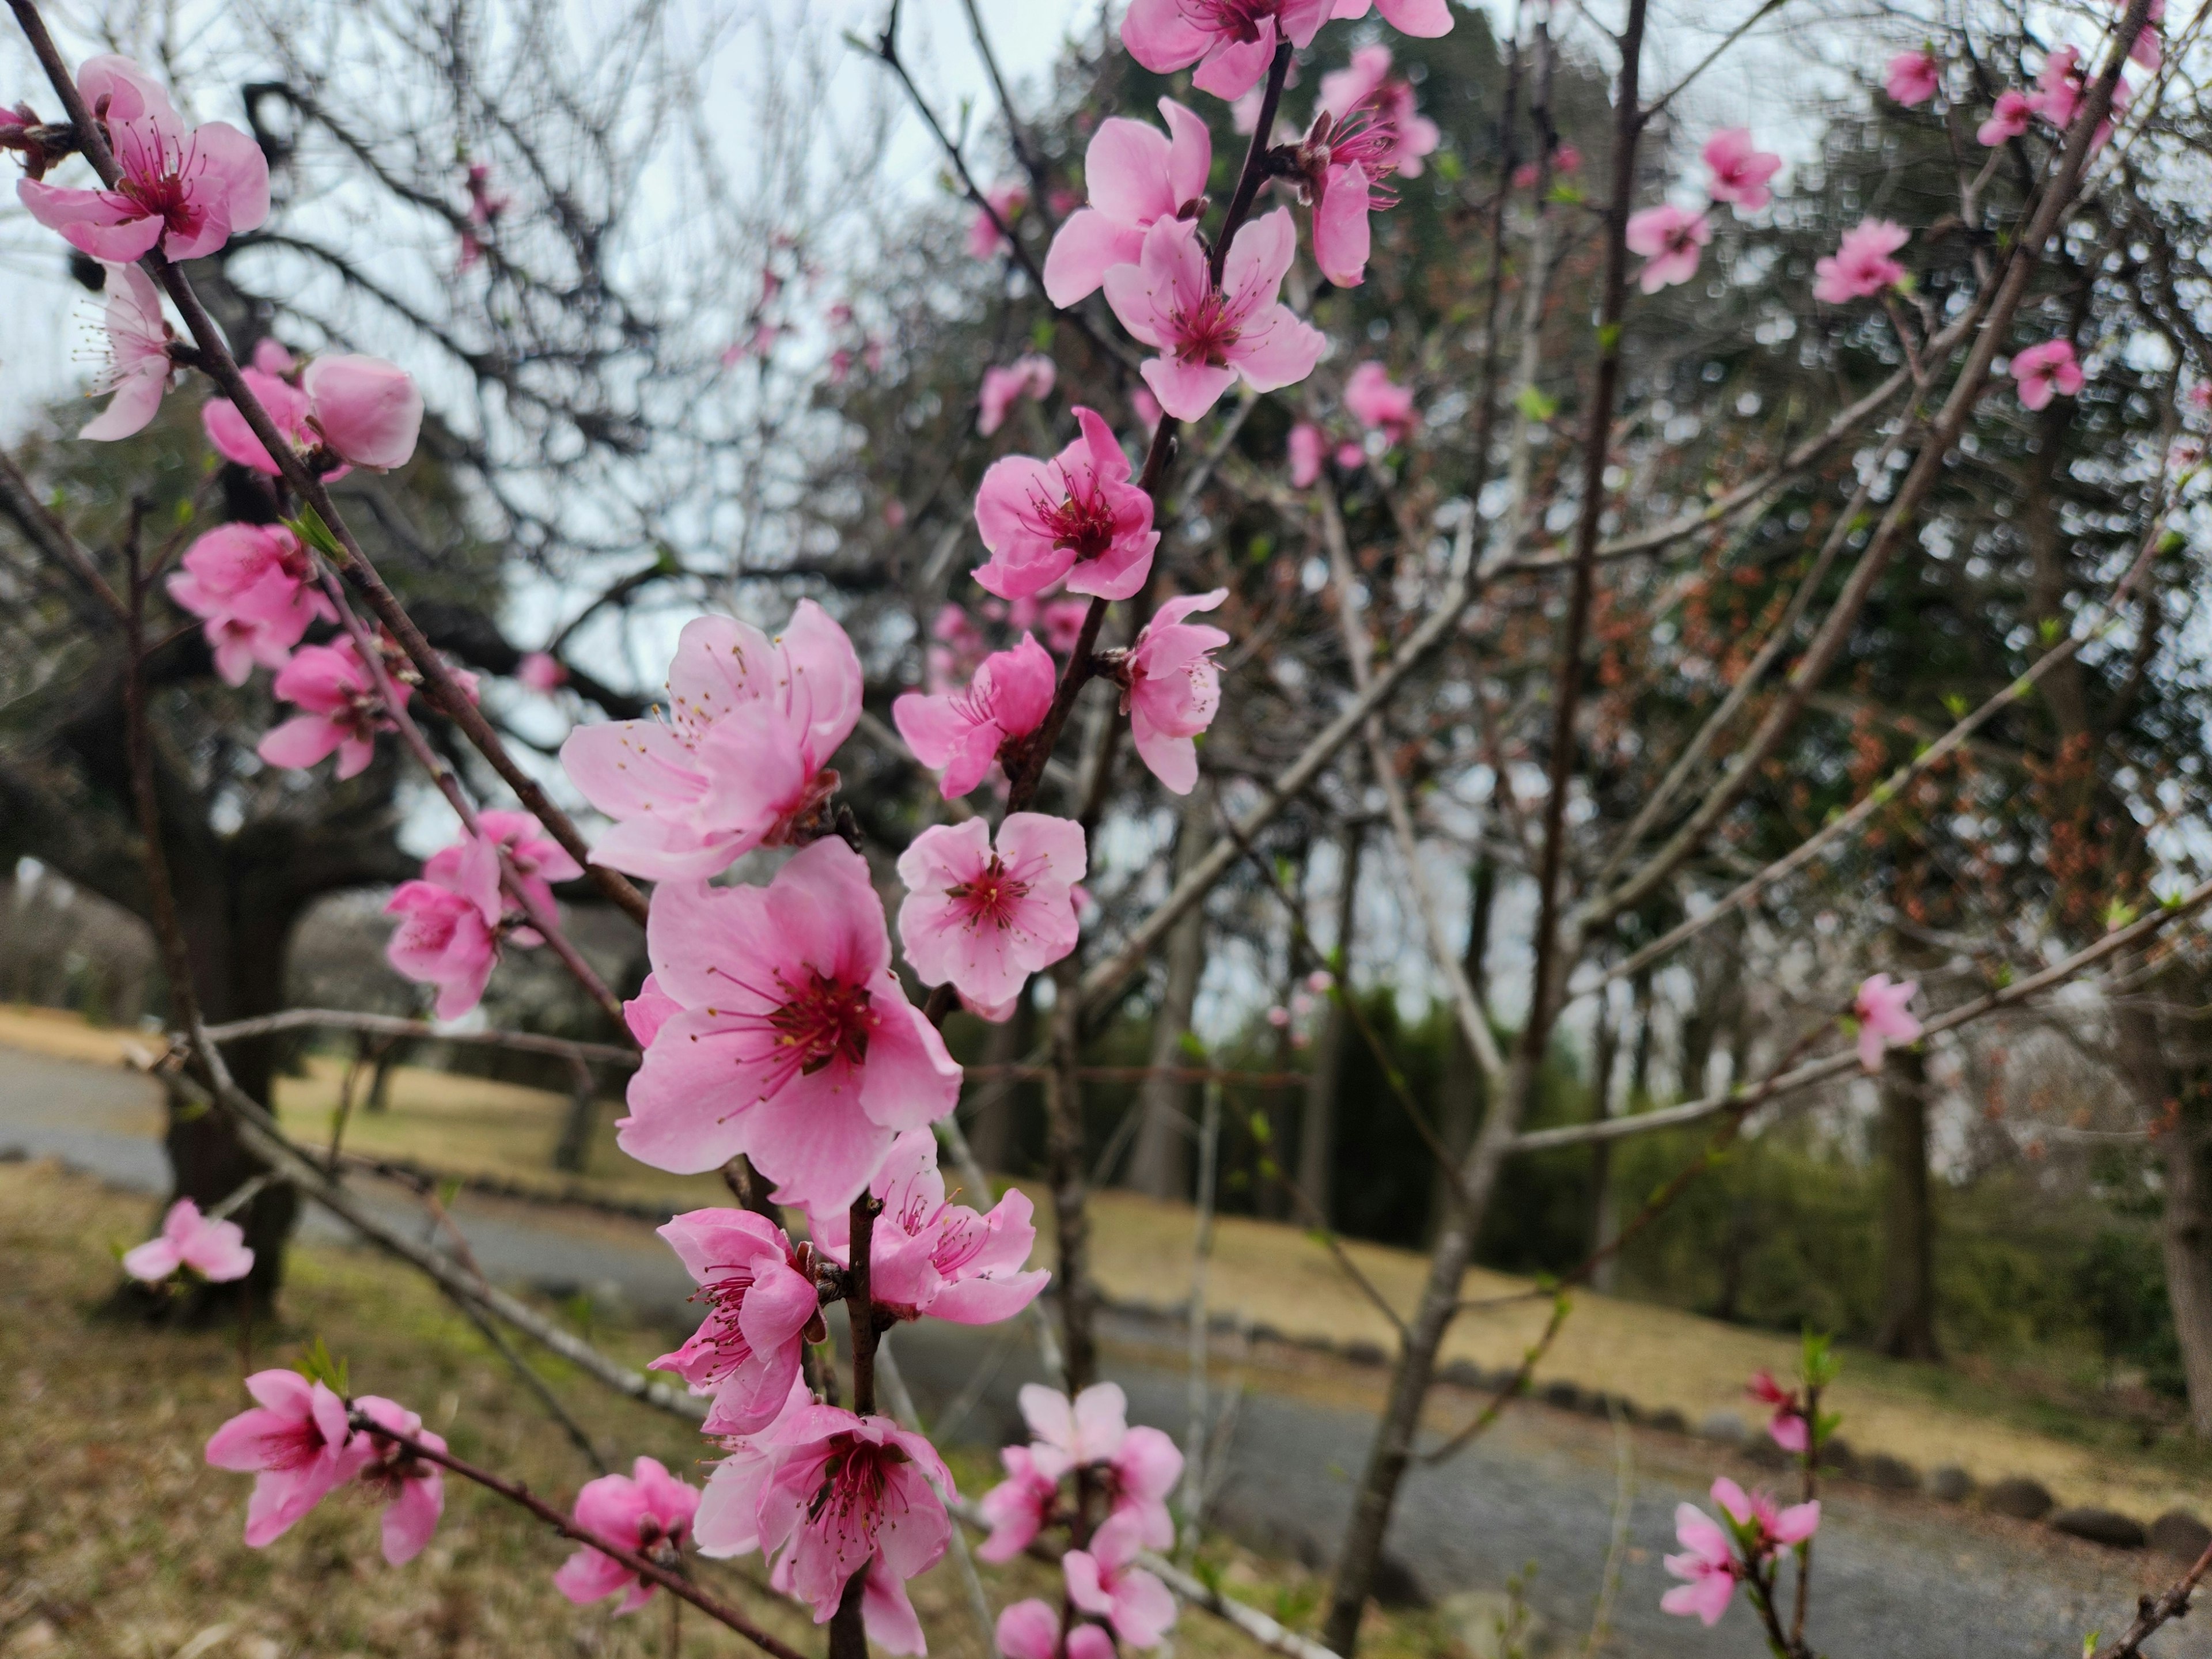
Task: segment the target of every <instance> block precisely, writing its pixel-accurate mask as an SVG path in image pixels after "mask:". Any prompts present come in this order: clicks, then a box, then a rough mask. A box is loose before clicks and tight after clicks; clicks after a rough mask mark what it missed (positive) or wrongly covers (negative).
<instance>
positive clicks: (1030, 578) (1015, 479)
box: [975, 408, 1160, 599]
mask: <svg viewBox="0 0 2212 1659" xmlns="http://www.w3.org/2000/svg"><path fill="white" fill-rule="evenodd" d="M1075 419H1076V423H1077V424H1078V426H1079V427H1080V428H1081V429H1082V436H1080V437H1079V438H1078V439H1077V440H1076V441H1074V442H1073V443H1072V444H1070V445H1068V446H1067V447H1066V448H1065V449H1063V450H1061V451H1060V453H1059V454H1058V455H1056V456H1054V458H1053V459H1051V460H1049V461H1040V460H1036V459H1033V458H1031V457H1030V456H1027V455H1008V456H1006V457H1005V458H1003V459H1000V460H997V461H994V462H993V463H992V464H991V469H990V471H987V472H986V473H985V474H984V475H983V483H982V485H981V488H980V489H977V490H976V492H975V526H976V528H977V529H978V530H979V531H980V532H981V533H982V538H983V545H984V546H985V547H986V548H987V549H988V550H990V553H991V558H990V562H988V563H987V564H984V565H982V566H981V567H979V568H977V569H976V571H975V581H976V584H977V585H978V586H981V587H982V588H983V589H984V590H985V591H986V592H991V593H995V594H997V595H998V596H999V597H1000V599H1026V598H1028V597H1029V596H1030V594H1033V593H1038V592H1042V591H1043V590H1044V589H1046V588H1048V587H1050V586H1052V585H1053V584H1054V582H1057V581H1060V580H1063V579H1065V580H1066V583H1067V589H1068V592H1071V593H1090V594H1096V595H1097V596H1098V597H1099V598H1101V599H1130V598H1132V597H1133V596H1134V595H1135V594H1136V593H1137V592H1138V591H1139V589H1141V588H1142V587H1143V586H1144V585H1145V579H1146V577H1147V576H1149V575H1151V574H1152V550H1153V549H1154V548H1156V547H1158V545H1159V540H1160V537H1159V532H1158V531H1156V530H1154V529H1153V528H1152V497H1151V496H1150V495H1147V494H1146V493H1145V491H1143V490H1141V489H1138V488H1137V487H1136V486H1135V485H1134V484H1132V483H1130V482H1129V474H1130V467H1129V458H1128V457H1127V455H1126V454H1124V453H1122V451H1121V440H1120V439H1118V438H1116V437H1115V435H1114V428H1111V427H1109V426H1108V425H1107V424H1106V422H1104V421H1103V419H1101V418H1100V417H1099V416H1097V414H1095V413H1094V412H1092V411H1091V410H1088V409H1080V408H1079V409H1078V410H1076V411H1075Z"/></svg>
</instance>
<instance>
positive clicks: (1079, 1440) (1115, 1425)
mask: <svg viewBox="0 0 2212 1659" xmlns="http://www.w3.org/2000/svg"><path fill="white" fill-rule="evenodd" d="M1017 1398H1018V1401H1020V1404H1021V1408H1022V1418H1023V1420H1024V1422H1026V1423H1027V1424H1028V1425H1030V1437H1031V1438H1032V1440H1033V1441H1034V1444H1032V1445H1031V1447H1030V1458H1031V1462H1032V1464H1033V1467H1034V1468H1036V1471H1037V1473H1038V1474H1041V1475H1042V1476H1044V1477H1045V1478H1047V1479H1048V1480H1059V1479H1060V1477H1061V1476H1062V1475H1064V1474H1071V1473H1072V1472H1073V1471H1074V1470H1076V1469H1084V1468H1097V1467H1098V1466H1099V1465H1101V1464H1104V1463H1108V1462H1112V1461H1113V1459H1114V1456H1115V1454H1116V1453H1118V1452H1119V1451H1120V1450H1121V1442H1122V1441H1123V1440H1125V1439H1126V1438H1127V1437H1128V1433H1129V1397H1128V1395H1126V1394H1124V1393H1122V1392H1121V1384H1120V1383H1093V1384H1092V1385H1091V1387H1089V1388H1087V1389H1084V1390H1083V1392H1082V1393H1080V1394H1079V1395H1076V1396H1075V1398H1074V1399H1073V1400H1070V1399H1069V1398H1068V1397H1067V1396H1066V1395H1064V1394H1062V1393H1061V1392H1060V1390H1059V1389H1052V1388H1047V1387H1046V1386H1045V1385H1044V1384H1043V1383H1024V1384H1023V1385H1022V1388H1021V1392H1020V1394H1019V1395H1018V1396H1017Z"/></svg>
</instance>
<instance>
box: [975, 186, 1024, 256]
mask: <svg viewBox="0 0 2212 1659" xmlns="http://www.w3.org/2000/svg"><path fill="white" fill-rule="evenodd" d="M983 199H984V200H985V201H986V202H988V203H989V204H991V205H990V209H989V210H988V211H987V210H984V209H982V208H980V207H979V208H977V209H976V210H975V218H974V219H973V220H972V221H970V222H969V226H968V256H969V258H973V259H987V258H990V257H991V256H992V255H993V254H994V253H996V252H998V251H999V250H1000V248H1002V247H1004V246H1006V232H1005V231H1002V230H1000V228H999V226H1000V222H1004V223H1005V224H1006V226H1007V228H1009V229H1011V228H1012V226H1013V222H1014V221H1015V220H1016V219H1017V218H1018V217H1019V216H1020V215H1021V211H1022V210H1023V209H1024V208H1025V207H1027V206H1028V205H1029V204H1030V192H1029V187H1028V186H1027V185H1024V184H1022V183H1020V182H1019V181H1018V180H1017V179H1007V180H1006V181H1005V182H1004V183H1002V184H996V185H992V186H991V188H990V189H988V190H987V191H984V192H983ZM993 213H995V214H997V215H998V217H997V218H996V219H994V218H993V217H992V214H993Z"/></svg>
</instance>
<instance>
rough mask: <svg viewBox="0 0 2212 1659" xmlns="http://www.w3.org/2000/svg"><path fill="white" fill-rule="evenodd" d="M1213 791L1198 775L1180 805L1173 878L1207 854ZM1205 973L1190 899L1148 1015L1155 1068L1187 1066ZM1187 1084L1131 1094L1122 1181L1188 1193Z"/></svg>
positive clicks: (1160, 1192)
mask: <svg viewBox="0 0 2212 1659" xmlns="http://www.w3.org/2000/svg"><path fill="white" fill-rule="evenodd" d="M1212 799H1213V792H1212V789H1211V788H1210V787H1207V785H1206V783H1205V781H1203V780H1201V781H1200V782H1199V784H1198V786H1197V787H1195V788H1194V789H1193V790H1192V791H1191V792H1190V793H1189V795H1188V797H1187V798H1186V799H1185V800H1184V802H1183V809H1182V826H1181V827H1180V828H1179V829H1177V830H1176V878H1177V879H1178V880H1180V879H1181V878H1182V877H1184V876H1185V875H1187V874H1188V873H1189V872H1190V871H1191V869H1192V868H1193V867H1194V866H1196V865H1197V863H1198V861H1199V860H1200V859H1201V858H1203V857H1204V856H1205V854H1206V842H1207V839H1208V837H1207V835H1206V830H1207V827H1208V825H1209V823H1210V822H1211V817H1212ZM1205 971H1206V907H1205V906H1204V905H1202V904H1194V905H1192V906H1191V908H1190V909H1189V910H1188V912H1187V913H1186V914H1185V915H1184V916H1183V918H1182V921H1178V922H1177V923H1176V926H1175V930H1174V931H1173V932H1172V933H1170V934H1169V935H1168V982H1167V988H1166V990H1165V991H1164V992H1163V993H1162V994H1161V996H1160V1006H1159V1008H1158V1012H1155V1013H1154V1014H1153V1016H1152V1060H1151V1063H1152V1066H1153V1067H1154V1069H1155V1070H1158V1069H1159V1068H1162V1067H1166V1066H1186V1065H1188V1064H1189V1061H1188V1059H1187V1058H1186V1057H1185V1055H1184V1052H1183V1039H1184V1037H1186V1036H1188V1035H1189V1034H1190V1011H1191V1009H1192V1007H1193V1006H1194V1005H1195V1004H1196V1003H1197V1001H1198V981H1199V980H1200V977H1201V976H1202V975H1204V973H1205ZM1189 1094H1190V1089H1189V1085H1187V1084H1183V1083H1180V1082H1177V1081H1176V1079H1173V1078H1170V1077H1158V1076H1155V1077H1150V1078H1147V1079H1145V1086H1144V1087H1143V1089H1141V1090H1140V1091H1139V1092H1138V1096H1137V1110H1138V1111H1139V1113H1141V1114H1142V1117H1141V1118H1140V1119H1139V1122H1138V1126H1137V1146H1136V1152H1135V1153H1134V1155H1133V1157H1132V1158H1130V1160H1129V1185H1130V1186H1132V1187H1133V1188H1136V1190H1137V1191H1139V1192H1140V1193H1143V1194H1146V1195H1147V1196H1149V1197H1152V1198H1168V1199H1178V1200H1180V1199H1186V1198H1188V1197H1189V1196H1190V1135H1189V1127H1190V1114H1189V1113H1188V1110H1186V1109H1185V1104H1184V1103H1185V1102H1186V1100H1187V1099H1188V1097H1189Z"/></svg>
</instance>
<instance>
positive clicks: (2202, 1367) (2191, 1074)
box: [2113, 963, 2212, 1438]
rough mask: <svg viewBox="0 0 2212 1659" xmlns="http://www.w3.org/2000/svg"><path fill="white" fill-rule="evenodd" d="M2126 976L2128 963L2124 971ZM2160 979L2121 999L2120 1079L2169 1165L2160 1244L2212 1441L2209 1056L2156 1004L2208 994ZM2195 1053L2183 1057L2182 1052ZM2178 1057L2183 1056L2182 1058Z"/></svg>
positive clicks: (2193, 1401)
mask: <svg viewBox="0 0 2212 1659" xmlns="http://www.w3.org/2000/svg"><path fill="white" fill-rule="evenodd" d="M2116 965H2117V967H2118V971H2119V972H2120V973H2121V974H2123V975H2125V974H2126V973H2127V971H2128V969H2129V968H2130V966H2132V965H2136V964H2133V963H2118V964H2116ZM2174 979H2175V976H2174V975H2172V974H2171V973H2168V974H2164V975H2159V976H2158V977H2156V978H2154V979H2153V980H2152V981H2150V982H2149V983H2148V984H2142V985H2139V986H2137V987H2136V989H2135V991H2134V994H2132V995H2130V996H2126V997H2123V998H2121V999H2120V1000H2119V1002H2118V1006H2117V1007H2116V1008H2115V1009H2114V1011H2113V1023H2114V1024H2115V1025H2116V1027H2117V1028H2118V1035H2119V1040H2120V1042H2119V1058H2120V1066H2121V1068H2122V1070H2123V1071H2124V1073H2126V1075H2127V1078H2128V1080H2129V1082H2130V1084H2132V1085H2134V1091H2135V1095H2136V1102H2137V1104H2138V1107H2139V1109H2140V1110H2141V1111H2142V1115H2143V1116H2144V1117H2145V1118H2146V1119H2148V1121H2150V1122H2152V1123H2154V1124H2156V1125H2158V1126H2160V1127H2159V1130H2158V1138H2157V1139H2156V1141H2155V1142H2154V1145H2155V1146H2158V1148H2159V1149H2160V1152H2161V1153H2162V1154H2163V1156H2164V1160H2165V1167H2164V1170H2163V1173H2164V1176H2165V1184H2166V1193H2165V1198H2166V1212H2165V1215H2164V1218H2163V1219H2162V1221H2161V1224H2160V1238H2159V1243H2160V1250H2161V1254H2162V1255H2164V1257H2165V1262H2166V1303H2167V1305H2168V1306H2169V1307H2171V1308H2172V1310H2173V1334H2174V1337H2175V1339H2176V1340H2177V1341H2178V1343H2179V1346H2180V1348H2181V1374H2182V1378H2183V1380H2184V1382H2185V1383H2186V1384H2187V1386H2188V1389H2189V1420H2190V1424H2191V1427H2193V1428H2194V1429H2195V1430H2196V1431H2197V1434H2198V1435H2199V1436H2200V1437H2205V1438H2212V1095H2209V1094H2208V1091H2207V1089H2206V1087H2205V1083H2206V1078H2205V1072H2206V1065H2205V1055H2204V1054H2203V1052H2202V1049H2201V1047H2200V1046H2199V1045H2198V1044H2197V1042H2192V1040H2191V1035H2190V1034H2189V1033H2186V1032H2184V1031H2177V1030H2173V1029H2172V1026H2173V1025H2174V1024H2177V1023H2178V1022H2174V1021H2161V1020H2160V1018H2159V1016H2158V1014H2157V1012H2155V1006H2156V1003H2157V1002H2158V1001H2160V1000H2164V1001H2167V1002H2171V1003H2174V1004H2178V1005H2179V1006H2191V1007H2196V1006H2203V1000H2204V994H2205V987H2203V984H2201V983H2199V982H2197V981H2194V980H2186V981H2182V982H2181V983H2179V984H2177V983H2175V982H2174ZM2185 1044H2187V1045H2189V1046H2188V1047H2186V1048H2184V1046H2183V1045H2185ZM2177 1050H2179V1052H2177Z"/></svg>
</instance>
